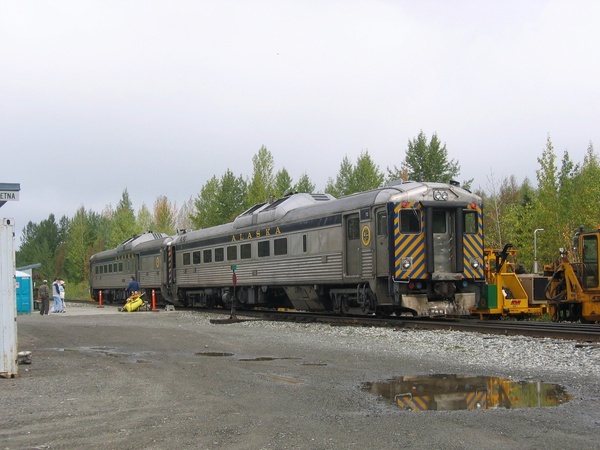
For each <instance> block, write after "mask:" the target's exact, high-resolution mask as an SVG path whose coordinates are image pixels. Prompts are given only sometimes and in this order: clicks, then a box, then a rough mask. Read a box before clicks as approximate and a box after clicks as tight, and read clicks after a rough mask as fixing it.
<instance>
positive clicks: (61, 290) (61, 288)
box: [58, 278, 67, 313]
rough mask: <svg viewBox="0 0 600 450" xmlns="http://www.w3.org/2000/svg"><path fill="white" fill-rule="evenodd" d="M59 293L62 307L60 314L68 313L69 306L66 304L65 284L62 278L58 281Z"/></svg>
mask: <svg viewBox="0 0 600 450" xmlns="http://www.w3.org/2000/svg"><path fill="white" fill-rule="evenodd" d="M58 292H59V296H60V307H61V310H60V312H63V313H66V312H67V304H66V303H65V282H64V281H63V279H62V278H59V279H58Z"/></svg>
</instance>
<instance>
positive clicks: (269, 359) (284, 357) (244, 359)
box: [238, 356, 301, 361]
mask: <svg viewBox="0 0 600 450" xmlns="http://www.w3.org/2000/svg"><path fill="white" fill-rule="evenodd" d="M277 359H301V358H292V357H290V356H283V357H280V358H276V357H274V356H258V357H256V358H240V359H239V360H238V361H275V360H277Z"/></svg>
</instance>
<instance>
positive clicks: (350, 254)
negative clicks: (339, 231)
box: [344, 214, 361, 276]
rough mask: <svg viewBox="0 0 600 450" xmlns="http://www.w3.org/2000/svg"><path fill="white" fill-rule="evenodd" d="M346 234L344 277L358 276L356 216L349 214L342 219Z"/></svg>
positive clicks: (358, 249) (358, 259) (359, 250)
mask: <svg viewBox="0 0 600 450" xmlns="http://www.w3.org/2000/svg"><path fill="white" fill-rule="evenodd" d="M344 225H345V226H344V228H345V233H346V275H347V276H358V275H360V265H361V264H360V261H361V256H360V255H361V247H360V242H361V241H360V219H359V216H358V214H349V215H347V216H346V217H345V218H344Z"/></svg>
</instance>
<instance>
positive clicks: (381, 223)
mask: <svg viewBox="0 0 600 450" xmlns="http://www.w3.org/2000/svg"><path fill="white" fill-rule="evenodd" d="M387 234H388V223H387V213H386V212H383V211H380V212H378V213H377V236H387Z"/></svg>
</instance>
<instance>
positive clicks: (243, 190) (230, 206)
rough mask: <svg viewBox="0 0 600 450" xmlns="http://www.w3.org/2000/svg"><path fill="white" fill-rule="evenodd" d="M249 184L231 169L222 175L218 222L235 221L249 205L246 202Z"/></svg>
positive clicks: (218, 195)
mask: <svg viewBox="0 0 600 450" xmlns="http://www.w3.org/2000/svg"><path fill="white" fill-rule="evenodd" d="M247 195H248V185H247V184H246V182H245V181H244V179H243V178H242V176H241V175H240V176H239V177H236V176H235V175H234V174H233V172H232V171H231V170H229V169H227V171H226V172H225V174H224V175H223V176H222V177H221V181H220V183H219V190H218V194H217V202H218V210H217V219H218V224H223V223H228V222H231V221H233V219H235V218H236V217H237V216H238V215H239V214H240V213H242V212H243V211H244V210H245V209H246V208H247V207H248V206H249V205H247V204H246V197H247Z"/></svg>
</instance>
